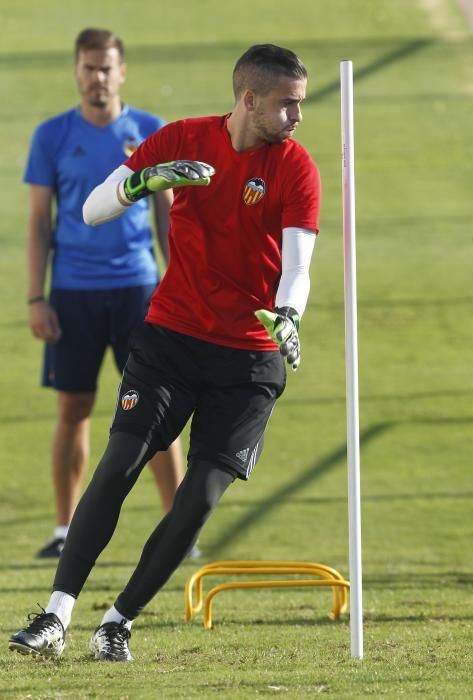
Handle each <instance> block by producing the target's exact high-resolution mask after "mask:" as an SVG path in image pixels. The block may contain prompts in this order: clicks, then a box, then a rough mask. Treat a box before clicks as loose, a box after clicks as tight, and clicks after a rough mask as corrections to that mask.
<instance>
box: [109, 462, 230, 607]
mask: <svg viewBox="0 0 473 700" xmlns="http://www.w3.org/2000/svg"><path fill="white" fill-rule="evenodd" d="M234 479H235V476H234V474H232V473H230V472H228V471H225V470H224V469H222V468H221V467H219V466H218V465H216V464H212V463H211V462H208V461H206V460H203V459H194V460H192V461H191V462H190V464H189V467H188V470H187V473H186V476H185V478H184V479H183V481H182V483H181V485H180V487H179V489H178V491H177V493H176V497H175V499H174V504H173V507H172V509H171V511H170V512H169V513H168V514H167V515H166V516H165V517H164V518H163V519H162V520H161V522H160V523H159V525H158V526H157V528H156V529H155V531H154V532H153V533H152V534H151V536H150V538H149V539H148V541H147V542H146V544H145V546H144V549H143V552H142V554H141V559H140V561H139V564H138V566H137V567H136V569H135V571H134V573H133V574H132V576H131V578H130V580H129V581H128V583H127V585H126V588H125V589H124V591H123V592H122V593H121V594H120V595H119V596H118V598H117V600H116V602H115V607H116V608H117V610H119V611H120V612H121V614H122V615H124V616H125V617H127V618H128V619H129V620H132V619H133V618H135V617H136V616H137V615H138V614H139V613H140V612H141V610H142V609H143V608H144V606H145V605H146V604H147V603H149V601H150V600H151V599H152V598H153V597H154V596H155V595H156V593H157V592H158V591H159V590H160V589H161V588H162V586H164V584H165V583H166V581H167V580H168V579H169V577H170V576H171V575H172V574H173V572H174V571H175V570H176V569H177V567H178V566H179V564H180V563H181V561H182V560H183V559H184V558H185V556H186V554H187V553H188V552H189V550H190V549H191V547H192V546H193V545H194V543H195V542H196V540H197V537H198V535H199V532H200V530H201V528H202V526H203V525H204V523H205V521H206V520H207V518H208V517H209V515H210V513H211V512H212V510H213V509H214V508H215V506H216V505H217V503H218V501H219V500H220V497H221V496H222V495H223V493H224V492H225V490H226V489H227V488H228V486H230V484H231V483H232V482H233V481H234Z"/></svg>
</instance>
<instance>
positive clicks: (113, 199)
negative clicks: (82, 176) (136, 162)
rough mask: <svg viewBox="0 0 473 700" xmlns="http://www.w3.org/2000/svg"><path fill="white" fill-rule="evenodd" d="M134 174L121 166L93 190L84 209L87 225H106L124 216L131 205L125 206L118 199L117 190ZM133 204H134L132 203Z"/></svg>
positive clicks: (83, 214)
mask: <svg viewBox="0 0 473 700" xmlns="http://www.w3.org/2000/svg"><path fill="white" fill-rule="evenodd" d="M132 172H133V170H130V168H128V167H127V166H126V165H120V167H119V168H117V169H116V170H114V171H113V173H111V174H110V175H109V176H108V177H107V179H106V180H104V181H103V182H102V184H101V185H97V187H96V188H95V189H94V190H92V192H91V193H90V194H89V196H88V197H87V199H86V200H85V202H84V206H83V207H82V216H83V218H84V221H85V223H86V224H89V226H97V224H104V223H106V222H107V221H111V220H112V219H116V218H117V217H118V216H120V214H123V212H124V211H125V209H128V206H129V205H127V204H123V203H122V201H121V200H120V199H119V198H118V194H117V189H118V186H119V185H120V183H121V182H123V180H124V179H125V178H126V177H128V175H131V174H132ZM131 204H132V202H130V205H131Z"/></svg>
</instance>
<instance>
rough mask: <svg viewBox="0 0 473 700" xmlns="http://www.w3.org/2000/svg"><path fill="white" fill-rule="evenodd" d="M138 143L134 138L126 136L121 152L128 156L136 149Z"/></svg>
mask: <svg viewBox="0 0 473 700" xmlns="http://www.w3.org/2000/svg"><path fill="white" fill-rule="evenodd" d="M139 145H140V144H139V143H138V141H136V139H132V138H128V139H127V140H126V141H125V143H124V144H123V152H124V153H125V155H126V156H127V157H128V158H129V157H130V156H132V155H133V153H134V152H135V151H136V150H137V148H138V146H139Z"/></svg>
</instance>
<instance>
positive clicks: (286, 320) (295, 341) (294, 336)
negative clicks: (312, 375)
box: [255, 306, 301, 371]
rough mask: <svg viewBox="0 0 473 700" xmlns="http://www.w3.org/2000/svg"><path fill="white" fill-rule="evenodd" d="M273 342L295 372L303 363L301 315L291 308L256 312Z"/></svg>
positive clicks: (283, 307)
mask: <svg viewBox="0 0 473 700" xmlns="http://www.w3.org/2000/svg"><path fill="white" fill-rule="evenodd" d="M255 316H256V318H257V319H258V321H261V323H262V324H263V326H264V327H265V329H266V332H267V333H268V335H269V337H270V338H271V340H274V342H275V343H276V344H277V345H279V351H280V353H281V355H282V356H283V357H285V358H286V360H287V363H288V365H290V366H291V367H292V369H293V370H294V371H295V370H296V369H297V368H298V367H299V364H300V361H301V344H300V342H299V334H298V330H299V323H300V318H299V314H298V313H297V311H296V310H295V309H293V308H292V307H290V306H282V307H280V308H278V307H276V308H274V309H273V311H267V310H266V309H259V310H258V311H255Z"/></svg>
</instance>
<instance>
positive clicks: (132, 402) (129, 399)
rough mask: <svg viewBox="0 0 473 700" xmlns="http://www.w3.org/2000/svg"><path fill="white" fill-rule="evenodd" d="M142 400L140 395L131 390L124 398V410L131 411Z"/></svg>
mask: <svg viewBox="0 0 473 700" xmlns="http://www.w3.org/2000/svg"><path fill="white" fill-rule="evenodd" d="M139 400H140V395H139V393H138V392H137V391H135V389H130V391H127V392H126V394H123V396H122V408H123V410H124V411H131V409H132V408H135V406H136V404H137V403H138V401H139Z"/></svg>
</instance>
